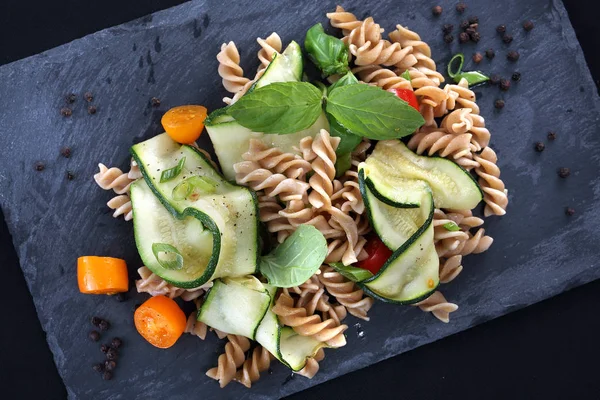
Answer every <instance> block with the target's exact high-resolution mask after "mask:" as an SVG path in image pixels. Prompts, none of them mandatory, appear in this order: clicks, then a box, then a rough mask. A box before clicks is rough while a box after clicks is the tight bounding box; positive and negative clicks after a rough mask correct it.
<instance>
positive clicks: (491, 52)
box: [485, 49, 496, 60]
mask: <svg viewBox="0 0 600 400" xmlns="http://www.w3.org/2000/svg"><path fill="white" fill-rule="evenodd" d="M485 56H486V57H487V58H488V59H490V60H491V59H493V58H494V57H496V52H495V51H494V49H487V50H486V51H485Z"/></svg>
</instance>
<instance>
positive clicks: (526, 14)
mask: <svg viewBox="0 0 600 400" xmlns="http://www.w3.org/2000/svg"><path fill="white" fill-rule="evenodd" d="M357 3H358V2H357ZM440 3H441V4H442V5H443V6H444V8H445V9H446V10H447V11H446V13H445V14H444V16H443V17H441V18H440V21H434V18H433V17H432V16H431V14H430V10H429V8H428V7H424V6H417V5H414V4H411V3H408V2H381V3H378V4H373V5H370V6H368V7H367V6H359V5H356V6H355V7H354V8H353V7H347V8H351V9H352V10H353V11H355V12H356V13H357V15H359V16H361V17H362V16H364V15H367V14H373V15H374V16H375V18H376V20H377V21H378V22H379V23H381V24H382V25H383V26H384V27H385V28H386V30H387V31H390V30H391V29H393V26H394V24H395V23H401V24H403V25H407V26H408V27H409V28H411V29H414V30H416V31H418V32H419V33H420V34H421V35H422V37H423V39H424V40H426V41H427V42H429V43H430V44H431V46H432V51H433V55H434V58H435V60H436V61H438V65H440V69H442V66H444V65H445V62H446V61H447V60H448V58H449V56H450V55H451V54H452V53H453V52H455V51H456V50H457V49H458V45H457V44H454V45H453V46H451V48H448V47H447V46H446V45H445V44H443V42H442V40H441V33H440V25H441V22H442V21H443V22H454V23H455V25H458V21H459V18H458V16H456V15H455V14H454V11H453V9H452V6H453V3H452V2H440ZM485 3H486V4H483V2H482V3H481V4H470V5H469V7H470V9H469V12H468V15H471V14H476V15H478V16H479V18H480V31H481V32H482V36H483V39H482V41H481V42H480V44H479V45H478V46H477V49H481V50H483V49H485V48H487V47H490V46H491V47H494V48H496V49H497V50H498V55H497V57H496V59H495V60H494V61H493V62H492V63H489V64H488V62H487V61H484V63H483V64H481V65H480V66H479V68H480V69H482V70H484V71H485V72H496V73H501V74H504V75H507V74H509V73H511V72H512V71H513V70H514V69H518V70H519V71H520V72H521V73H522V74H523V79H522V82H520V83H518V84H514V83H513V88H511V90H510V91H509V92H508V93H506V94H501V93H500V92H498V91H497V89H496V88H491V87H489V88H480V89H477V92H478V95H479V100H480V106H481V108H482V114H483V115H484V116H485V117H486V121H487V123H488V127H489V128H490V130H491V131H492V133H493V136H492V145H493V147H494V148H495V149H496V150H497V153H498V155H499V157H500V162H499V164H500V166H501V167H502V171H503V174H502V176H503V178H504V180H505V181H506V182H507V186H508V188H509V190H510V192H509V195H510V199H511V204H510V209H509V214H508V215H507V216H506V217H503V218H494V219H490V220H488V222H487V223H486V227H487V228H488V229H489V233H490V234H492V235H493V236H494V237H495V238H496V243H495V245H494V246H493V247H492V249H491V250H490V251H489V252H487V253H485V254H483V255H480V256H473V257H469V258H467V260H466V262H465V271H464V272H463V273H462V274H461V276H460V277H459V278H458V279H457V281H455V282H453V283H452V284H451V285H447V287H444V288H442V289H443V291H444V293H445V294H446V296H447V297H448V299H449V300H450V301H455V302H457V303H458V304H459V305H460V306H461V308H460V309H459V311H457V312H456V313H454V314H453V315H452V322H451V324H449V325H444V324H442V323H439V322H437V320H435V319H433V318H432V317H430V316H429V315H426V314H423V313H420V312H418V311H417V310H414V309H412V308H409V307H395V306H388V305H383V304H376V307H374V308H373V310H372V313H371V321H370V322H368V323H365V322H360V325H361V328H360V329H361V330H362V331H364V337H363V338H359V337H358V335H357V332H358V329H357V328H356V327H355V326H353V325H354V323H356V321H354V320H352V319H351V320H350V323H351V328H350V329H349V331H348V343H349V344H348V346H346V347H345V348H342V349H339V350H335V351H328V352H327V358H326V360H325V361H324V362H323V363H322V365H321V371H320V373H319V374H318V375H317V377H315V378H314V379H313V380H312V381H309V380H306V379H304V378H302V377H295V378H293V379H291V380H290V379H287V378H288V376H289V373H288V371H286V370H285V369H284V368H282V367H275V368H274V369H273V375H271V376H268V375H267V374H265V377H264V378H263V379H261V381H259V382H258V383H257V384H255V386H254V387H253V389H252V391H247V390H245V389H244V388H242V387H241V386H239V385H230V386H229V387H228V388H227V389H226V390H223V391H222V390H219V389H218V385H216V384H215V382H213V381H211V380H209V379H208V378H206V377H205V376H204V371H205V370H206V369H207V368H208V367H210V366H212V365H214V364H215V362H216V358H217V355H218V353H219V352H220V351H221V350H222V345H219V344H217V341H216V340H215V338H214V337H211V339H210V340H208V341H207V342H201V341H199V340H197V339H195V338H192V337H186V338H184V339H183V340H181V341H180V342H179V343H178V344H177V345H176V346H174V347H173V348H172V349H170V350H168V351H161V350H158V349H154V348H152V347H151V346H150V345H148V344H147V343H145V342H144V341H143V340H142V339H141V338H139V336H138V335H137V333H136V332H135V329H134V327H133V326H132V322H131V317H132V311H133V308H134V304H135V303H136V302H139V301H141V300H142V299H143V298H144V296H136V299H132V300H130V301H129V302H126V303H117V302H116V301H115V300H114V299H111V298H104V297H101V296H98V297H96V296H83V295H80V294H79V293H78V291H77V286H76V279H75V258H76V257H77V256H79V255H82V254H100V255H101V254H105V255H112V256H117V257H123V258H125V259H127V260H128V262H129V265H130V269H131V271H132V276H134V269H135V268H136V267H137V266H138V265H139V260H138V258H137V255H136V253H135V250H134V247H133V239H132V237H131V227H130V226H129V224H128V223H125V222H123V221H116V220H113V219H112V217H111V216H110V213H109V212H108V210H106V208H105V207H104V203H105V202H106V200H108V199H109V198H110V194H109V193H107V192H103V191H101V190H99V189H97V188H96V187H95V184H94V183H93V181H92V180H91V179H90V177H91V175H92V174H93V173H94V172H95V169H96V163H97V162H105V163H109V164H117V165H120V166H121V167H125V166H126V165H127V162H128V156H127V148H128V147H129V146H130V145H131V144H132V143H134V142H136V141H139V140H141V139H143V138H145V137H148V136H151V135H153V134H155V133H158V132H159V130H160V128H159V123H158V121H159V118H160V115H162V113H163V112H164V111H165V110H166V109H168V107H170V106H173V105H177V104H182V103H203V104H207V105H208V106H210V108H211V109H212V108H215V107H217V106H219V99H220V97H222V95H223V94H224V93H223V91H222V89H221V87H220V82H219V79H218V76H217V74H216V65H217V63H216V60H215V59H214V56H215V54H216V52H217V51H218V47H219V45H220V43H221V42H223V41H228V40H235V41H236V42H237V43H238V45H239V47H240V48H241V49H242V58H243V60H244V62H245V63H244V65H245V66H248V67H247V70H251V69H252V68H253V67H254V66H255V65H256V61H255V60H254V54H255V51H256V48H257V45H256V44H255V42H254V37H256V36H262V37H265V36H266V35H268V34H269V33H270V32H271V31H273V30H275V31H278V32H279V33H280V35H281V36H282V37H283V39H284V40H285V41H288V40H290V39H296V40H301V39H302V36H303V34H304V32H305V30H306V28H308V27H309V26H310V25H312V24H313V23H314V22H317V21H321V22H323V23H324V25H326V22H327V21H326V19H325V18H324V12H325V11H329V10H332V9H333V8H334V3H333V2H327V3H326V4H320V3H319V4H317V3H311V5H310V6H309V7H307V6H306V4H305V3H303V4H300V3H292V2H276V3H273V6H271V7H269V13H268V15H266V13H265V12H264V3H251V4H250V3H249V4H247V5H245V6H241V5H238V6H236V7H238V8H239V9H237V10H235V9H232V8H231V6H226V5H224V4H218V3H214V4H213V3H203V2H194V3H188V4H185V5H182V6H180V7H176V8H173V9H170V10H167V11H164V12H161V13H158V14H155V15H154V16H152V17H146V18H143V19H141V20H138V21H134V22H132V23H129V24H125V25H122V26H119V27H116V28H112V29H109V30H106V31H102V32H99V33H97V34H94V35H91V36H88V37H86V38H84V39H82V40H79V41H76V42H73V43H71V44H68V45H65V46H62V47H60V48H57V49H54V50H51V51H49V52H46V53H43V54H41V55H38V56H35V57H31V58H29V59H26V60H23V61H19V62H17V63H14V64H10V65H8V66H5V67H2V68H1V69H0V82H3V84H2V86H1V87H0V95H1V96H0V99H2V100H0V106H1V109H2V111H1V114H0V146H1V147H0V148H2V157H1V158H0V189H1V190H0V202H1V205H2V208H3V210H4V212H5V213H6V218H7V222H8V224H9V228H10V230H11V232H12V234H13V239H14V243H15V247H16V248H17V251H18V253H19V257H20V260H21V266H22V268H23V270H24V273H25V276H26V279H27V281H28V284H29V287H30V290H31V292H32V294H33V296H34V300H35V303H36V307H37V310H38V314H39V316H40V320H41V322H42V325H43V327H44V329H45V330H46V332H47V338H48V342H49V344H50V347H51V349H52V351H53V352H54V356H55V361H56V363H57V365H58V368H59V371H60V373H61V375H62V377H63V379H64V380H65V384H66V386H67V390H68V392H69V394H70V397H72V398H86V399H87V398H110V399H118V398H124V399H129V398H135V397H147V398H157V397H164V396H165V395H168V396H169V398H174V399H178V398H188V397H190V396H198V395H201V396H202V397H203V398H221V397H224V398H250V397H251V398H254V397H279V396H283V395H285V394H289V393H292V392H295V391H298V390H301V389H303V388H305V387H307V386H309V385H314V384H316V383H318V382H321V381H323V380H326V379H331V378H333V377H335V376H338V375H340V374H343V373H345V372H348V371H351V370H354V369H358V368H360V367H363V366H366V365H369V364H371V363H374V362H376V361H378V360H381V359H383V358H386V357H389V356H392V355H394V354H398V353H401V352H404V351H407V350H409V349H411V348H414V347H416V346H419V345H422V344H425V343H428V342H431V341H434V340H436V339H438V338H440V337H443V336H446V335H449V334H451V333H453V332H456V331H459V330H463V329H466V328H468V327H470V326H473V325H475V324H478V323H481V322H483V321H486V320H488V319H491V318H494V317H496V316H499V315H501V314H504V313H507V312H510V311H512V310H515V309H518V308H520V307H524V306H526V305H528V304H531V303H534V302H536V301H539V300H541V299H544V298H547V297H550V296H552V295H554V294H556V293H559V292H561V291H563V290H566V289H568V288H570V287H574V286H577V285H579V284H582V283H585V282H588V281H590V280H593V279H595V278H598V277H600V271H599V270H598V268H597V267H598V255H599V254H598V253H599V252H600V249H598V246H597V245H596V243H597V240H598V234H597V233H596V227H597V225H598V223H599V222H600V221H599V219H600V218H598V216H597V214H596V213H594V211H595V210H594V208H595V207H594V206H595V203H596V201H597V200H598V199H597V198H598V196H599V195H600V187H599V182H598V178H597V176H598V172H599V169H600V168H599V162H598V159H599V157H598V154H597V150H596V149H597V147H598V140H599V139H598V133H599V132H598V118H599V116H600V103H599V102H598V97H597V95H596V94H595V88H594V86H593V82H592V79H591V77H590V76H589V72H588V70H587V67H586V65H585V62H584V59H583V55H582V53H581V50H580V48H579V46H578V44H577V41H576V39H575V36H574V34H573V31H572V28H571V26H570V23H569V21H568V18H567V16H566V13H565V11H564V9H563V6H562V4H561V3H560V2H554V1H541V0H540V1H532V2H528V4H521V2H518V1H512V2H505V3H503V4H496V3H492V2H485ZM344 5H345V6H346V5H347V4H344ZM524 18H531V19H533V20H534V22H535V23H536V28H535V29H534V30H533V31H532V32H530V33H529V34H525V33H524V32H523V31H522V29H521V28H520V22H521V21H522V19H524ZM499 23H509V27H511V28H512V29H511V30H512V31H514V32H513V33H514V35H515V41H514V42H513V44H512V45H511V46H510V48H511V49H518V50H519V51H520V53H521V59H520V60H519V62H518V63H517V64H516V65H514V66H513V65H510V64H509V63H508V62H507V61H505V59H504V55H505V54H506V51H507V47H506V46H505V45H503V44H502V43H501V41H500V39H499V38H498V37H497V36H496V35H495V33H494V28H495V26H496V25H497V24H499ZM474 49H475V46H474V45H468V46H466V47H465V48H463V50H464V51H465V53H466V54H467V56H468V55H469V54H470V53H471V52H472V51H474ZM467 66H468V64H467ZM250 67H252V68H250ZM88 90H89V91H92V92H93V93H94V95H95V101H94V104H96V105H97V106H98V113H97V114H96V115H93V116H90V115H88V114H87V112H86V110H85V107H86V106H87V105H86V104H84V101H83V100H82V98H81V94H83V93H84V92H85V91H88ZM70 91H73V92H75V93H78V94H80V96H79V97H78V99H77V101H76V103H75V105H74V113H73V116H72V117H71V118H69V119H65V118H63V117H61V116H60V115H59V109H60V108H61V107H63V106H64V100H63V97H64V95H65V94H66V93H68V92H70ZM152 96H157V97H160V98H161V106H160V107H159V108H158V109H153V108H151V107H150V106H149V103H148V100H149V99H150V97H152ZM497 97H505V98H506V100H507V105H506V107H505V109H504V110H502V112H496V111H495V110H494V109H493V105H492V104H493V101H494V99H495V98H497ZM548 130H554V131H556V132H557V134H558V138H557V140H556V141H555V142H553V143H547V148H546V151H545V152H544V153H542V154H537V153H535V152H534V151H533V150H532V144H533V142H535V141H537V140H543V141H545V136H546V132H547V131H548ZM204 139H207V138H206V137H205V138H204ZM66 145H68V146H71V147H72V149H73V156H72V157H71V158H70V159H64V158H62V157H61V156H60V154H59V150H60V148H61V147H62V146H66ZM38 161H43V162H44V163H45V164H46V169H45V170H44V171H42V172H36V171H34V167H33V166H34V164H35V163H36V162H38ZM561 166H568V167H570V168H571V170H572V171H573V172H572V175H571V177H569V178H568V179H566V180H561V179H560V178H558V177H557V175H556V169H557V168H558V167H561ZM66 171H72V172H73V173H74V174H75V180H74V181H68V180H67V179H66V178H65V174H66ZM567 205H569V206H572V207H574V208H575V209H576V210H577V214H576V216H574V217H571V218H567V217H566V216H565V215H564V213H563V210H564V207H565V206H567ZM93 314H98V315H101V316H103V317H106V318H107V319H109V320H110V321H111V322H112V324H113V328H112V329H111V331H110V333H109V335H108V336H107V337H109V338H110V337H112V336H113V335H118V336H121V337H123V339H124V341H125V342H126V347H125V349H124V350H123V355H122V359H121V360H120V366H119V369H118V370H117V373H116V376H115V379H114V380H113V381H112V382H103V381H101V380H100V378H99V377H98V376H96V375H95V373H93V371H92V370H91V368H90V367H89V365H90V364H91V363H92V362H93V361H94V360H98V361H99V360H101V359H102V354H101V353H100V351H99V350H98V345H97V344H92V343H91V342H89V341H88V340H87V331H88V330H89V329H90V328H91V326H90V325H89V323H88V319H89V317H91V316H92V315H93Z"/></svg>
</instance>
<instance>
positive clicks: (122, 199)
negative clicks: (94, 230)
mask: <svg viewBox="0 0 600 400" xmlns="http://www.w3.org/2000/svg"><path fill="white" fill-rule="evenodd" d="M106 205H107V206H108V208H110V209H111V210H115V212H114V213H113V217H114V218H117V217H118V216H119V215H122V216H123V218H124V219H125V221H131V220H132V219H133V208H132V206H131V199H129V195H127V194H120V195H118V196H115V197H113V198H112V199H110V200H109V201H108V203H106Z"/></svg>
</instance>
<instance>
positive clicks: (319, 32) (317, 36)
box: [304, 23, 349, 76]
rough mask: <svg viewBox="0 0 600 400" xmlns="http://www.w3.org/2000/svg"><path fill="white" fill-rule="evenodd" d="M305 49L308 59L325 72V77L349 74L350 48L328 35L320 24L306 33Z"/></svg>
mask: <svg viewBox="0 0 600 400" xmlns="http://www.w3.org/2000/svg"><path fill="white" fill-rule="evenodd" d="M304 48H305V49H306V52H307V53H308V58H310V59H311V61H312V62H313V63H314V64H315V65H316V66H317V67H318V68H319V69H320V70H321V71H322V72H323V75H325V76H329V75H333V74H345V73H346V72H348V59H349V56H348V47H346V45H345V44H344V42H342V41H341V40H340V39H338V38H336V37H334V36H331V35H328V34H326V33H325V31H324V30H323V26H322V25H321V24H320V23H319V24H316V25H314V26H313V27H312V28H310V29H309V30H308V31H307V32H306V38H305V39H304Z"/></svg>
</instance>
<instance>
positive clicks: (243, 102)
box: [227, 82, 323, 134]
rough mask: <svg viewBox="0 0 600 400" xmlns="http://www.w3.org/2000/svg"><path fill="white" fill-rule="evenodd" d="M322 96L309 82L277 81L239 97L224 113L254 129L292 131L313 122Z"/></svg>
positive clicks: (278, 131) (280, 131) (273, 131)
mask: <svg viewBox="0 0 600 400" xmlns="http://www.w3.org/2000/svg"><path fill="white" fill-rule="evenodd" d="M322 98H323V96H322V93H321V91H320V90H319V89H318V88H317V87H315V86H314V85H311V84H310V83H307V82H277V83H271V84H270V85H267V86H263V87H261V88H259V89H255V90H254V91H253V92H251V93H247V94H246V95H245V96H242V97H241V98H240V99H239V100H238V101H237V102H236V103H235V104H233V105H232V106H230V107H229V108H228V109H227V113H228V114H229V115H231V116H232V117H233V118H235V120H236V121H237V122H238V123H239V124H240V125H242V126H244V127H246V128H248V129H250V130H252V131H254V132H263V133H279V134H286V133H294V132H298V131H301V130H304V129H306V128H308V127H309V126H311V125H312V124H314V123H315V121H316V120H317V118H319V115H320V114H321V102H322Z"/></svg>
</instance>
